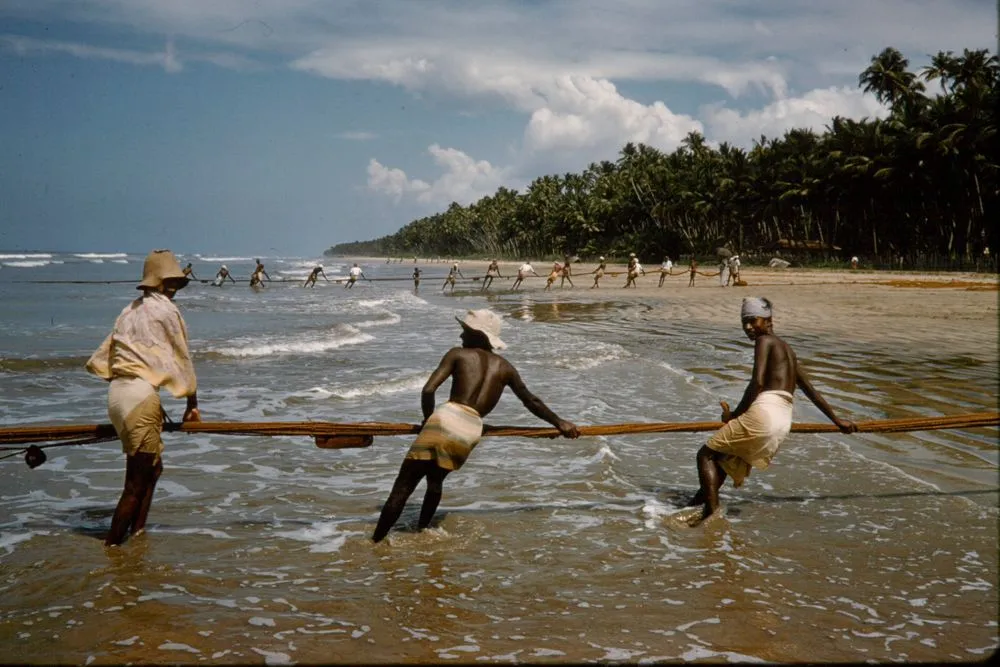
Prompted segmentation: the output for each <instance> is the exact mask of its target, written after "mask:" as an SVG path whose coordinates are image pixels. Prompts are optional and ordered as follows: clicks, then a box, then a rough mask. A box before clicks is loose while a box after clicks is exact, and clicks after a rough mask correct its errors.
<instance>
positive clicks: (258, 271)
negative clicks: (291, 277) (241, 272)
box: [253, 259, 271, 284]
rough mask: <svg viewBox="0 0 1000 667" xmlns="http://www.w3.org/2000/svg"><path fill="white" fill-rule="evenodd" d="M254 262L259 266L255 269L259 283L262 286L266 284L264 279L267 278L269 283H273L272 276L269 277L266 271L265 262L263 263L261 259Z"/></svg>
mask: <svg viewBox="0 0 1000 667" xmlns="http://www.w3.org/2000/svg"><path fill="white" fill-rule="evenodd" d="M254 261H255V262H257V266H256V267H255V268H254V270H253V272H254V273H256V274H257V276H258V281H259V282H260V283H261V284H263V283H264V280H263V279H264V278H267V282H271V276H269V275H268V274H267V271H265V270H264V264H263V262H261V261H260V260H259V259H255V260H254Z"/></svg>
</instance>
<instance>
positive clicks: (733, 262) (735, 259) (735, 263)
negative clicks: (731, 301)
mask: <svg viewBox="0 0 1000 667" xmlns="http://www.w3.org/2000/svg"><path fill="white" fill-rule="evenodd" d="M729 278H730V279H731V280H732V281H733V286H734V287H738V286H739V285H740V284H741V283H742V282H743V281H742V280H741V279H740V256H739V255H733V256H732V257H730V258H729Z"/></svg>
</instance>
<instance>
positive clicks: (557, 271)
mask: <svg viewBox="0 0 1000 667" xmlns="http://www.w3.org/2000/svg"><path fill="white" fill-rule="evenodd" d="M561 275H562V264H560V263H559V262H553V263H552V270H551V271H549V277H548V278H546V279H545V291H548V290H549V289H550V288H551V287H552V283H554V282H555V281H556V278H558V277H559V276H561Z"/></svg>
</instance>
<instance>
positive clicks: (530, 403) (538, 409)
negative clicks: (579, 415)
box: [507, 364, 580, 438]
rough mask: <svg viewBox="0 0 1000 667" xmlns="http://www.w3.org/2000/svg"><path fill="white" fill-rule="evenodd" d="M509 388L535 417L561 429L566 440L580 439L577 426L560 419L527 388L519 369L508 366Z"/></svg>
mask: <svg viewBox="0 0 1000 667" xmlns="http://www.w3.org/2000/svg"><path fill="white" fill-rule="evenodd" d="M508 373H509V376H508V378H507V386H509V387H510V388H511V390H512V391H513V392H514V395H515V396H517V397H518V398H519V399H521V402H522V403H524V407H526V408H528V411H529V412H531V414H533V415H535V416H536V417H538V418H539V419H544V420H545V421H547V422H548V423H550V424H552V425H553V426H555V427H556V428H557V429H559V432H560V433H562V434H563V437H566V438H578V437H580V431H579V430H578V429H577V428H576V425H575V424H573V423H572V422H568V421H566V420H564V419H560V418H559V416H558V415H557V414H556V413H554V412H552V410H550V409H549V406H547V405H545V403H543V402H542V399H540V398H538V397H537V396H535V395H534V394H532V393H531V392H530V391H528V387H526V386H525V384H524V381H523V380H522V379H521V376H520V375H519V374H518V372H517V369H516V368H514V367H513V366H510V365H509V364H508Z"/></svg>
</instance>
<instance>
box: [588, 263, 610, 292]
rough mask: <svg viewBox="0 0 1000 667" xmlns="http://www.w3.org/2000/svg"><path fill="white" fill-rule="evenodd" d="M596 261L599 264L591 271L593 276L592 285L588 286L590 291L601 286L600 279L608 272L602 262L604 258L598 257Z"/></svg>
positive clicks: (606, 266) (606, 265)
mask: <svg viewBox="0 0 1000 667" xmlns="http://www.w3.org/2000/svg"><path fill="white" fill-rule="evenodd" d="M597 259H598V261H599V262H600V264H598V265H597V268H596V269H594V270H593V271H591V273H592V274H594V284H593V285H591V286H590V289H594V288H595V287H600V286H601V285H600V282H601V278H603V277H604V272H605V271H607V270H608V263H607V262H605V261H604V257H598V258H597Z"/></svg>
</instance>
